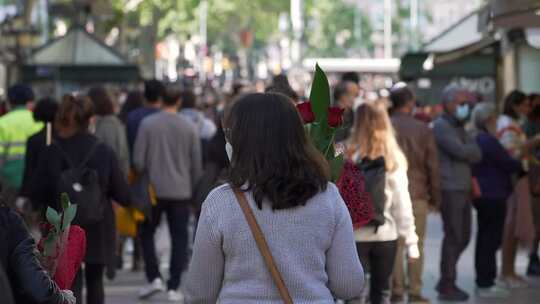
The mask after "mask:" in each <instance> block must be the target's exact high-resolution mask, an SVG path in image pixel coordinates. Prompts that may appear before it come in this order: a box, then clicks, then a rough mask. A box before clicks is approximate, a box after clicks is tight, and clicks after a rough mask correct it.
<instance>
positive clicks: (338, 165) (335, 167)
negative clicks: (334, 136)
mask: <svg viewBox="0 0 540 304" xmlns="http://www.w3.org/2000/svg"><path fill="white" fill-rule="evenodd" d="M344 164H345V158H344V156H343V154H340V155H338V156H337V157H335V158H334V159H332V160H331V161H330V170H331V174H332V181H334V182H336V181H337V180H338V179H339V178H340V177H341V173H342V171H343V165H344Z"/></svg>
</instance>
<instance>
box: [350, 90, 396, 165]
mask: <svg viewBox="0 0 540 304" xmlns="http://www.w3.org/2000/svg"><path fill="white" fill-rule="evenodd" d="M387 105H388V100H386V99H379V100H377V101H373V102H371V101H370V102H366V103H363V104H362V105H360V106H359V107H358V109H357V110H356V114H355V122H354V127H353V130H352V134H351V137H350V138H349V141H348V143H347V156H348V157H349V158H351V159H354V158H356V157H360V158H369V159H372V160H373V159H377V158H379V157H384V161H385V165H386V171H388V172H394V171H395V170H397V169H398V167H400V166H402V167H403V168H405V170H406V169H407V159H406V158H405V155H404V154H403V152H402V150H401V148H400V147H399V144H398V143H397V140H396V136H395V132H394V128H393V127H392V123H391V122H390V118H389V117H388V111H387Z"/></svg>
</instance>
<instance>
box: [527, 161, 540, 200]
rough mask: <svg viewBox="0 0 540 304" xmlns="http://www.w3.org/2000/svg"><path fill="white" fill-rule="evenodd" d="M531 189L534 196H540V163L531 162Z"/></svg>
mask: <svg viewBox="0 0 540 304" xmlns="http://www.w3.org/2000/svg"><path fill="white" fill-rule="evenodd" d="M529 167H530V168H529V187H530V189H531V194H532V195H533V196H540V163H537V161H536V162H535V161H531V162H530V166H529Z"/></svg>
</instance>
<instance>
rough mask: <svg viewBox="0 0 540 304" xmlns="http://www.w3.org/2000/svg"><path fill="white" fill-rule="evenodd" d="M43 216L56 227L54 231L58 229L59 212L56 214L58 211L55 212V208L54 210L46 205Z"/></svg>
mask: <svg viewBox="0 0 540 304" xmlns="http://www.w3.org/2000/svg"><path fill="white" fill-rule="evenodd" d="M45 216H46V218H47V221H49V223H51V224H52V225H53V226H54V228H56V231H60V222H61V218H60V214H58V212H56V210H54V209H53V208H51V207H48V208H47V212H46V213H45Z"/></svg>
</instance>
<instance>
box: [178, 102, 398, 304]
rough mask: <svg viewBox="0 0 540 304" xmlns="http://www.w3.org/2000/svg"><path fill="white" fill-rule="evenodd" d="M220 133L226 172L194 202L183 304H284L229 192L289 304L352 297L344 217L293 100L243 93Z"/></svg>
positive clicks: (352, 252)
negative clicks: (250, 216)
mask: <svg viewBox="0 0 540 304" xmlns="http://www.w3.org/2000/svg"><path fill="white" fill-rule="evenodd" d="M224 126H225V133H226V137H227V142H228V143H227V152H228V154H229V158H230V159H231V170H230V173H229V177H228V178H227V181H228V183H227V184H226V185H223V186H221V187H218V188H216V189H214V190H213V191H212V192H211V193H210V194H209V195H208V197H207V199H206V200H205V202H204V203H203V206H202V212H201V217H200V220H199V227H198V229H197V234H196V239H195V244H194V248H193V257H192V260H191V265H190V267H189V271H188V275H187V278H186V284H185V287H186V288H185V290H186V303H188V304H191V303H216V302H219V303H221V304H227V303H246V304H250V303H253V304H255V303H256V304H270V303H271V304H278V303H283V301H282V300H281V298H280V296H279V293H278V289H277V288H276V285H275V283H274V282H273V280H272V277H271V275H270V273H269V271H268V269H267V267H266V266H265V263H264V260H263V258H262V257H261V253H260V252H259V250H258V249H257V246H256V243H255V240H254V239H253V235H252V234H251V232H250V228H249V226H248V224H247V222H246V219H245V218H244V215H243V214H242V211H241V209H240V206H239V204H238V202H237V199H236V198H235V195H234V193H233V189H241V190H242V191H243V192H244V194H245V195H246V197H247V200H248V203H249V205H250V207H251V209H252V210H253V213H254V215H255V217H256V219H257V222H258V223H259V225H260V226H261V229H262V231H263V233H264V236H265V238H266V240H267V242H268V247H269V248H270V251H271V252H272V255H273V257H274V260H275V261H276V264H277V268H278V269H279V271H280V272H281V275H282V277H283V280H284V282H285V285H286V286H287V287H288V289H289V292H290V295H291V297H292V300H293V302H294V303H296V304H301V303H305V304H308V303H310V304H311V303H318V304H333V303H334V298H340V299H347V300H348V299H352V298H356V297H359V296H360V295H361V290H362V286H363V283H364V273H363V270H362V266H361V265H360V261H359V259H358V255H357V252H356V248H355V241H354V234H353V228H352V222H351V217H350V215H349V212H348V210H347V207H346V206H345V203H344V202H343V200H342V198H341V196H340V195H339V192H338V190H337V188H336V186H335V185H334V184H331V183H328V175H329V174H328V163H327V162H326V160H325V159H324V157H323V156H322V155H321V154H320V153H319V152H317V150H316V149H315V148H314V146H313V144H312V143H311V142H310V141H309V140H308V138H307V136H306V134H305V132H304V127H303V125H302V121H301V118H300V115H299V114H298V112H297V110H296V109H295V107H294V105H293V103H292V101H291V100H290V99H289V98H288V97H286V96H285V95H281V94H275V93H267V94H249V95H246V96H244V97H241V98H240V99H239V100H238V101H237V102H236V103H235V104H234V106H233V108H232V110H231V111H230V114H227V115H226V119H225V122H224ZM387 262H388V263H389V264H393V259H392V260H388V261H387Z"/></svg>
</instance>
